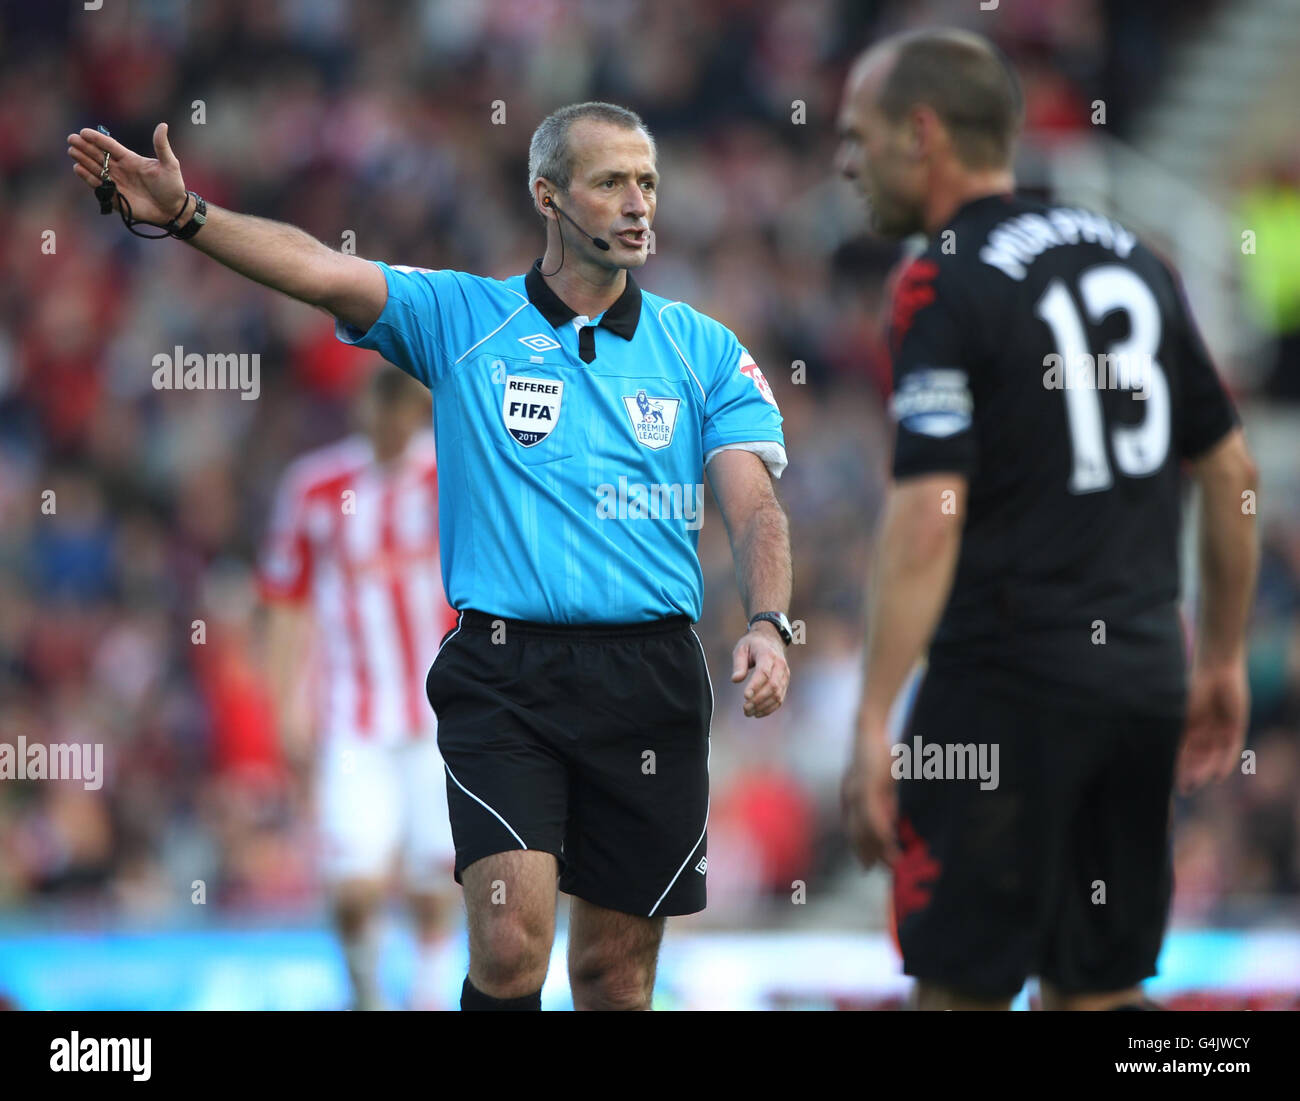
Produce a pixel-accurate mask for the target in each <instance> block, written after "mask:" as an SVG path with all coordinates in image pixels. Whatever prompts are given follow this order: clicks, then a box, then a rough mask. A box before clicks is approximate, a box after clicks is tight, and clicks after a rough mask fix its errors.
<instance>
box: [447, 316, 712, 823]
mask: <svg viewBox="0 0 1300 1101" xmlns="http://www.w3.org/2000/svg"><path fill="white" fill-rule="evenodd" d="M480 343H481V341H480ZM464 617H465V613H464V612H457V613H456V629H455V630H454V631H452V633H451V634H449V635H448V636H447V637H446V639H444V640H443V643H442V646H439V647H438V653H437V654H434V655H433V661H432V662H431V663H430V664H429V672H430V673H432V672H433V667H434V666H435V665H437V664H438V656H439V654H441V653H442V650H443V647H444V646H446V645H447V643H448V642H450V641H451V640H452V639H453V638H455V637H456V636H457V635H458V634H460V624H461V620H462V619H464ZM425 679H426V680H427V679H428V675H427V674H426V676H425ZM442 767H443V768H445V769H446V770H447V775H448V776H450V777H451V779H452V782H453V783H454V784H455V785H456V786H457V787H458V788H460V790H461V791H463V792H464V793H465V794H466V795H468V796H469V797H470V798H471V799H473V800H474V802H476V803H477V804H478V805H479V806H480V807H483V808H485V809H486V810H487V811H488V812H489V813H490V814H491V815H492V816H493V817H494V818H495V819H496V820H497V821H498V822H500V823H501V824H502V825H503V826H505V828H506V829H508V830H509V831H510V836H511V837H513V838H514V839H515V840H516V841H518V842H519V847H520V848H521V849H526V848H528V846H527V845H525V844H524V839H523V838H522V837H520V836H519V835H518V834H517V833H515V829H514V827H513V826H512V825H511V824H510V823H509V822H507V821H506V820H505V819H504V818H502V817H501V815H499V814H497V812H496V811H495V810H494V809H493V808H492V807H490V806H488V804H487V803H485V802H483V800H482V799H480V798H479V797H478V796H477V795H475V794H474V793H473V792H472V791H470V790H469V788H467V787H466V786H465V785H464V784H462V783H461V782H460V781H459V780H457V779H456V774H455V773H454V772H452V770H451V766H450V765H449V764H447V760H446V758H443V762H442ZM696 844H699V842H696Z"/></svg>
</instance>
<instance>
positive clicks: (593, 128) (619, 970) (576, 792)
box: [68, 103, 791, 1010]
mask: <svg viewBox="0 0 1300 1101" xmlns="http://www.w3.org/2000/svg"><path fill="white" fill-rule="evenodd" d="M166 130H167V127H166V124H159V126H158V127H157V128H156V129H155V131H154V150H155V153H156V159H148V158H145V157H141V156H138V155H136V154H134V153H132V152H131V151H130V150H128V149H126V148H125V147H124V146H122V145H121V144H120V143H118V142H116V141H114V140H113V139H112V138H110V137H108V136H107V135H106V134H103V133H100V132H97V131H94V130H89V129H86V130H82V131H81V132H80V133H79V134H74V135H70V136H69V138H68V145H69V150H68V151H69V153H70V155H71V156H72V157H73V159H74V161H75V164H74V171H75V172H76V174H77V175H78V176H79V177H80V178H81V179H82V180H84V181H85V182H86V183H88V184H90V185H91V186H96V185H99V184H100V182H101V171H102V169H103V166H104V164H105V154H107V155H108V162H107V163H108V172H109V177H110V179H111V180H112V183H113V184H114V185H115V187H116V189H117V191H118V193H119V194H120V195H121V196H124V197H125V198H126V200H127V202H128V204H129V209H128V210H124V217H131V218H133V219H134V220H136V221H139V222H144V223H148V224H151V225H156V226H163V227H166V229H167V230H168V232H169V233H170V234H171V235H172V236H174V237H177V238H180V239H182V240H188V241H190V242H191V243H192V245H193V247H195V248H197V249H199V250H200V251H201V252H204V253H206V254H207V255H209V256H211V257H213V258H214V259H216V260H218V261H220V262H221V263H223V264H225V265H226V266H227V267H229V268H232V269H233V270H234V271H236V272H238V273H240V274H241V275H245V276H247V277H248V278H250V279H253V280H255V281H257V282H259V283H263V284H265V285H267V286H269V287H273V288H275V289H276V290H279V291H282V292H283V293H285V294H288V295H290V296H291V297H293V298H297V299H299V300H301V301H303V302H307V303H310V304H311V305H314V306H318V307H320V308H322V309H324V310H326V311H327V312H329V313H330V314H332V315H333V316H334V317H335V318H336V332H337V335H338V337H339V339H340V340H343V341H344V342H346V343H350V344H356V345H358V346H360V347H364V348H370V349H374V350H376V351H378V352H379V353H381V354H382V355H383V356H384V357H385V358H386V359H388V360H390V361H391V362H393V363H395V364H397V365H398V366H399V367H401V368H403V369H404V370H406V371H407V372H409V373H410V374H411V375H413V376H414V377H415V378H416V379H418V380H419V381H421V382H423V383H424V384H425V385H426V386H428V387H429V389H430V390H431V391H432V393H433V404H434V428H435V435H436V438H437V449H438V466H439V496H440V538H441V546H442V555H443V558H442V571H443V581H444V584H445V587H446V591H447V595H448V599H449V600H450V603H451V605H452V607H453V608H454V609H456V611H457V612H458V623H457V626H456V628H455V629H454V630H453V631H451V632H450V633H449V634H448V636H447V637H446V638H445V639H444V641H443V644H442V646H441V648H440V649H439V651H438V654H437V656H436V658H435V659H434V661H433V664H432V666H431V668H430V670H429V674H428V679H427V685H426V687H427V692H428V697H429V701H430V704H431V705H432V706H433V708H434V710H435V711H436V712H437V715H438V720H439V721H438V746H439V749H440V750H441V752H442V756H443V759H444V762H445V764H446V772H447V794H448V802H449V806H450V813H451V826H452V834H453V838H454V841H455V846H456V870H455V874H456V879H457V881H458V882H460V883H461V884H462V885H463V887H464V894H465V902H466V909H467V911H468V925H469V941H470V967H469V975H468V976H467V978H466V980H465V984H464V988H463V991H462V995H461V1007H462V1008H463V1009H484V1010H489V1009H490V1010H511V1009H540V1008H541V990H542V984H543V981H544V979H545V977H546V971H547V964H548V961H549V959H550V954H551V944H552V941H553V939H554V933H555V903H556V888H557V876H558V887H559V889H560V890H563V891H565V892H566V893H567V894H569V895H571V896H572V902H571V908H570V916H569V975H570V981H571V984H572V990H573V998H574V1004H575V1006H576V1007H577V1008H579V1009H647V1008H649V1006H650V1003H651V996H652V993H653V988H654V975H655V965H656V960H657V958H658V950H659V944H660V941H661V939H662V935H663V928H664V919H665V918H666V917H667V916H669V915H674V914H691V913H695V912H697V911H699V910H702V909H703V908H704V905H705V873H706V869H707V859H706V829H707V821H708V757H709V727H710V721H711V716H712V709H713V692H712V686H711V684H710V682H709V675H708V669H707V666H706V663H705V658H704V654H703V650H702V648H701V646H700V644H699V641H698V639H697V638H696V636H695V634H694V632H693V631H692V630H691V624H692V622H694V621H696V620H698V619H699V616H700V608H701V600H702V587H703V585H702V575H701V571H700V565H699V559H698V556H697V551H696V547H697V543H698V533H699V527H700V524H701V522H702V519H703V500H702V496H703V484H702V480H703V473H704V471H705V469H706V468H707V470H708V473H709V480H710V483H711V484H712V487H713V493H714V496H715V498H716V500H717V502H718V506H719V508H720V510H721V512H722V516H723V520H724V522H725V524H726V527H727V532H728V535H729V536H730V539H731V546H732V550H733V554H734V557H735V562H736V573H737V578H738V581H739V585H740V591H741V598H742V600H743V602H744V605H745V610H746V614H747V618H748V622H749V630H748V632H747V633H746V634H745V635H744V636H743V637H742V638H741V639H740V640H739V642H738V643H737V644H736V647H735V650H734V653H733V668H732V680H733V682H739V681H742V680H744V679H745V677H746V674H747V672H748V673H749V679H748V683H747V684H746V686H745V689H744V712H745V714H746V715H748V716H752V717H762V716H764V715H768V714H770V713H772V712H773V711H775V710H776V709H777V708H778V707H780V706H781V703H782V701H783V700H784V698H785V694H786V689H787V686H788V683H789V670H788V667H787V664H786V659H785V652H784V651H785V647H786V646H787V645H788V644H789V643H790V641H791V635H790V628H789V622H788V620H787V619H786V612H787V610H788V605H789V599H790V586H791V566H790V546H789V533H788V527H787V522H786V517H785V514H784V512H783V511H782V509H781V506H780V504H779V503H778V502H777V500H776V497H775V495H774V493H773V487H772V478H773V477H779V476H780V474H781V471H782V470H783V468H784V467H785V463H786V457H785V449H784V439H783V436H782V432H781V415H780V412H779V411H778V409H777V406H776V401H775V399H774V398H773V396H772V392H771V390H770V388H769V387H768V384H767V382H766V380H765V379H764V377H763V374H762V372H761V371H760V370H759V368H758V366H757V365H756V364H755V362H754V360H753V358H752V357H751V356H750V355H749V353H748V352H747V351H746V350H745V348H744V347H742V346H741V344H740V342H739V341H738V340H737V339H736V337H735V335H733V334H732V333H731V332H730V331H729V330H727V329H726V328H725V327H723V326H722V325H720V324H719V323H718V322H716V321H714V320H712V319H711V318H709V317H706V316H704V315H703V314H701V313H698V312H697V311H696V310H694V309H692V308H691V307H690V306H688V305H686V304H685V303H682V302H673V301H669V300H667V299H664V298H661V297H659V296H658V295H654V294H649V293H647V292H645V291H643V290H642V289H641V288H640V287H639V286H638V285H637V283H636V281H635V279H634V278H633V276H632V272H631V269H633V268H638V267H640V266H641V265H642V264H644V263H645V261H646V257H647V255H648V252H649V249H650V245H651V236H650V227H651V225H652V223H653V220H654V214H655V206H656V202H657V189H658V182H659V175H658V171H657V169H656V163H655V145H654V140H653V138H652V137H651V136H650V134H649V132H648V131H647V130H646V128H645V126H644V125H643V124H642V122H641V120H640V119H639V118H638V117H637V116H636V115H635V114H633V113H632V112H631V111H628V110H625V109H623V108H621V107H617V106H613V105H611V104H606V103H583V104H577V105H573V106H569V107H565V108H563V109H561V110H559V111H557V112H555V113H554V114H553V115H551V116H550V117H548V118H547V119H546V120H545V121H543V122H542V124H541V125H540V126H539V127H538V128H537V131H536V132H535V133H534V135H533V139H532V144H531V147H530V149H529V181H528V182H529V192H530V197H531V201H532V203H533V205H534V207H535V209H536V211H537V213H538V214H539V215H540V216H541V217H542V218H543V219H544V220H545V226H546V251H545V255H544V256H543V257H542V259H541V260H539V261H537V262H536V263H535V264H534V265H533V267H532V269H531V270H530V271H528V272H527V273H525V274H522V275H516V276H514V277H512V278H509V279H505V280H495V279H486V278H483V277H480V276H475V275H468V274H466V273H464V272H456V271H430V270H427V269H423V268H411V267H399V266H389V265H387V264H383V263H379V262H371V261H368V260H363V259H361V258H359V257H355V256H347V255H343V254H340V253H338V252H334V251H333V250H331V249H329V248H327V247H326V246H325V245H323V244H321V243H320V242H319V241H317V240H315V239H314V238H312V237H310V236H309V235H307V234H306V233H303V232H302V231H301V230H298V229H296V228H293V227H291V226H288V225H284V224H282V223H277V222H271V221H267V220H264V219H260V218H254V217H250V216H247V215H242V214H236V213H234V212H233V211H229V210H223V209H220V208H218V207H216V206H213V205H211V204H205V203H204V202H203V200H202V199H201V198H200V197H199V196H197V195H194V194H193V193H192V192H188V193H187V191H186V188H185V184H184V182H183V180H182V177H181V171H180V165H179V163H178V162H177V159H176V157H175V155H174V154H173V153H172V150H171V148H170V146H169V144H168V141H167V134H166Z"/></svg>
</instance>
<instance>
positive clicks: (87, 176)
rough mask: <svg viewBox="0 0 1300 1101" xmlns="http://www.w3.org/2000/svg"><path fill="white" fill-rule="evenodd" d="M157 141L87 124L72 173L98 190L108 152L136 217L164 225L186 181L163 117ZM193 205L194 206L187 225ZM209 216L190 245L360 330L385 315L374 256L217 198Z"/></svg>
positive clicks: (72, 142)
mask: <svg viewBox="0 0 1300 1101" xmlns="http://www.w3.org/2000/svg"><path fill="white" fill-rule="evenodd" d="M153 144H154V154H155V156H154V157H142V156H140V155H139V154H137V153H132V152H131V150H129V149H127V148H126V146H124V145H123V144H122V143H121V142H119V141H115V140H114V139H113V138H111V137H109V136H108V135H107V134H102V133H100V132H99V131H98V130H90V129H85V130H82V131H80V132H79V133H76V134H69V135H68V154H69V155H70V156H71V157H72V158H73V168H72V170H73V172H75V173H76V174H77V176H78V177H79V178H80V179H81V180H83V181H84V182H85V183H87V184H88V185H89V186H90V187H92V188H93V187H95V186H97V185H98V184H99V182H100V171H101V169H102V167H103V164H104V154H105V153H108V154H109V157H110V159H109V165H108V172H109V177H110V179H112V181H113V183H114V184H115V185H116V186H117V190H118V192H119V193H120V194H121V195H124V196H125V197H126V200H127V202H128V203H130V205H131V212H132V215H133V216H134V217H135V219H136V220H137V221H141V222H147V223H148V224H150V225H156V226H165V225H166V224H167V223H168V222H169V221H170V220H171V219H172V218H173V217H175V216H176V213H177V211H179V210H180V209H181V206H182V204H183V203H184V202H185V194H186V189H185V181H184V179H183V178H182V176H181V166H180V161H178V160H177V159H176V155H175V154H174V153H173V152H172V149H171V146H170V145H169V144H168V141H167V124H166V123H165V122H163V123H159V124H158V126H157V128H156V129H155V130H154V133H153ZM119 205H120V201H119ZM193 209H194V208H193V204H191V205H190V207H189V208H188V209H187V210H186V213H185V217H184V218H183V219H182V224H185V223H187V222H188V221H189V216H190V215H191V214H192V213H193ZM207 217H208V220H207V224H206V225H204V227H203V228H202V229H201V230H200V231H199V232H198V234H196V235H195V236H194V237H192V238H191V239H190V241H189V244H191V245H193V247H194V248H196V249H198V250H199V251H200V252H204V253H206V254H207V255H209V256H211V257H212V258H213V259H214V260H219V261H220V262H221V263H223V264H225V265H226V267H228V268H230V269H231V270H232V271H237V272H238V273H239V274H240V275H243V276H247V277H248V278H249V279H252V280H255V281H256V282H258V283H261V284H263V285H264V286H267V287H273V288H274V289H276V290H278V291H282V292H283V293H285V294H287V295H289V296H290V297H291V298H296V299H298V300H299V301H300V302H306V303H307V304H308V305H312V306H318V307H320V308H321V309H323V310H327V311H328V312H329V313H331V314H333V315H334V316H335V317H337V318H339V319H340V320H341V321H343V322H345V323H346V324H348V325H352V326H355V327H356V328H358V329H369V328H370V326H371V325H373V324H374V322H375V321H376V319H377V318H378V317H379V315H380V314H381V313H382V312H383V309H384V304H385V303H386V302H387V301H388V285H387V283H386V282H385V280H384V275H383V272H381V271H380V270H379V269H378V268H377V267H375V265H374V264H372V263H370V262H369V261H367V260H363V259H361V258H360V257H357V256H346V255H344V254H343V253H340V252H335V251H334V250H333V249H331V248H329V247H327V246H326V245H324V244H322V243H321V242H320V241H318V240H316V238H314V237H312V236H311V235H310V234H307V233H304V232H303V231H302V230H300V229H297V228H296V227H294V226H290V225H286V224H284V223H283V222H273V221H270V220H268V219H266V218H254V217H252V216H251V215H247V214H236V213H235V212H234V211H232V210H222V209H221V208H219V207H216V206H213V205H212V204H211V203H209V204H208V215H207Z"/></svg>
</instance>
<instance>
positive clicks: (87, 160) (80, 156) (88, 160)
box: [68, 145, 104, 183]
mask: <svg viewBox="0 0 1300 1101" xmlns="http://www.w3.org/2000/svg"><path fill="white" fill-rule="evenodd" d="M68 156H70V157H71V158H72V160H73V163H74V167H81V168H84V169H85V170H86V171H87V172H89V173H91V174H92V175H93V176H94V177H95V182H96V183H98V182H99V176H100V173H101V172H102V171H103V169H104V157H103V154H100V155H99V156H98V157H94V156H92V155H91V154H89V153H84V152H82V151H81V150H80V149H77V148H75V147H74V146H71V145H69V146H68Z"/></svg>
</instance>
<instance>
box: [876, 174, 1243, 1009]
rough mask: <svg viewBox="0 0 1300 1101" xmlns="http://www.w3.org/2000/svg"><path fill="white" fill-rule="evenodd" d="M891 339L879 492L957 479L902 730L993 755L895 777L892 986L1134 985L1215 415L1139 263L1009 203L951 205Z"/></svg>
mask: <svg viewBox="0 0 1300 1101" xmlns="http://www.w3.org/2000/svg"><path fill="white" fill-rule="evenodd" d="M890 342H891V350H892V352H893V361H894V393H893V396H892V399H891V413H892V416H893V419H894V421H895V423H896V431H897V436H896V443H895V452H894V465H893V473H894V476H895V478H896V479H898V480H900V481H901V480H903V479H907V478H910V477H913V476H917V475H923V474H928V473H932V472H936V471H945V472H955V473H960V474H964V475H965V476H966V477H967V478H968V479H969V495H968V499H967V512H966V520H965V525H964V528H963V531H962V539H961V549H960V554H959V557H958V561H957V567H956V574H955V578H954V582H953V586H952V590H951V595H950V597H949V600H948V603H947V606H946V607H945V609H944V611H943V614H942V616H941V619H940V621H939V625H938V628H937V629H936V631H935V634H934V637H933V640H932V642H931V646H930V650H929V664H928V669H927V673H926V675H925V679H924V681H923V684H922V687H921V689H920V692H919V695H918V698H917V702H916V706H915V709H914V711H913V714H912V717H911V720H910V725H909V729H908V731H907V735H906V738H905V740H907V739H910V738H912V737H913V736H920V737H921V738H923V739H925V740H927V741H956V742H962V743H976V744H996V745H998V746H999V748H1000V753H999V757H998V760H999V764H1000V776H999V777H998V784H997V787H996V789H994V790H982V789H981V787H980V786H978V785H974V784H962V785H948V784H935V783H931V782H927V781H924V780H921V779H919V778H918V779H912V780H908V779H904V780H902V781H901V782H900V783H899V788H898V801H899V840H900V848H901V852H900V856H899V859H898V862H897V863H896V865H895V874H896V886H895V917H896V920H897V925H898V935H899V942H900V945H901V947H902V949H903V952H904V956H905V960H906V969H907V972H908V973H909V974H912V975H916V976H918V977H921V978H926V977H932V978H934V979H936V980H939V981H943V982H944V983H945V984H947V985H949V986H951V987H953V988H955V989H958V990H961V991H963V992H964V993H967V994H970V995H972V996H982V997H989V998H996V997H1001V996H1010V995H1013V994H1014V993H1015V992H1016V991H1018V990H1019V989H1020V987H1021V985H1022V984H1023V981H1024V979H1025V977H1026V976H1027V975H1029V974H1041V975H1042V976H1043V977H1044V978H1046V979H1048V980H1050V981H1051V982H1052V983H1053V985H1055V986H1056V987H1057V988H1058V989H1060V990H1063V991H1067V992H1068V991H1090V990H1120V989H1123V988H1125V987H1128V986H1132V985H1133V984H1135V983H1137V982H1139V981H1140V980H1142V979H1143V978H1146V977H1147V976H1149V975H1152V974H1154V973H1155V961H1156V956H1157V954H1158V951H1159V947H1160V942H1161V939H1162V937H1163V932H1164V925H1165V919H1166V914H1167V910H1168V902H1169V895H1170V889H1171V874H1170V863H1169V846H1168V816H1169V800H1170V794H1171V787H1172V780H1173V770H1174V763H1175V758H1176V753H1177V749H1178V745H1179V741H1180V737H1181V734H1182V729H1183V722H1184V709H1185V699H1186V683H1185V682H1186V674H1185V656H1184V655H1185V649H1186V642H1185V634H1184V629H1183V625H1182V623H1181V620H1180V616H1179V612H1178V607H1177V600H1178V592H1179V560H1178V546H1177V541H1178V533H1179V529H1180V507H1181V492H1182V489H1181V474H1180V464H1181V462H1182V460H1184V459H1192V458H1195V457H1196V456H1198V455H1200V454H1201V453H1203V452H1204V451H1206V450H1207V449H1208V448H1210V447H1212V446H1213V445H1214V444H1215V443H1217V442H1218V441H1219V440H1220V439H1221V438H1223V436H1224V435H1225V434H1226V433H1227V432H1228V431H1230V430H1231V429H1232V428H1233V426H1234V425H1235V423H1236V417H1235V413H1234V410H1233V407H1232V404H1231V402H1230V401H1229V399H1228V397H1227V395H1226V394H1225V393H1224V390H1223V388H1222V386H1221V385H1220V383H1219V379H1218V376H1217V374H1216V372H1215V369H1214V367H1213V365H1212V364H1211V362H1210V359H1209V356H1208V355H1207V353H1206V350H1205V347H1204V345H1203V343H1202V341H1201V338H1200V336H1199V334H1198V333H1197V331H1196V328H1195V325H1194V324H1193V322H1192V319H1191V317H1190V314H1189V312H1188V309H1187V305H1186V302H1185V299H1184V296H1183V293H1182V290H1181V288H1180V286H1179V284H1178V281H1177V279H1176V277H1175V276H1174V275H1173V274H1172V273H1171V272H1170V270H1169V269H1168V268H1167V267H1166V266H1165V264H1164V263H1163V262H1162V261H1161V260H1160V259H1159V258H1158V257H1156V256H1155V254H1153V253H1152V252H1151V251H1150V250H1149V249H1147V248H1145V247H1144V246H1143V245H1142V244H1141V243H1140V242H1138V241H1137V240H1136V238H1135V237H1134V235H1133V234H1132V233H1131V232H1130V231H1128V230H1127V229H1126V228H1124V227H1123V226H1121V225H1119V224H1118V223H1116V222H1114V221H1112V220H1111V219H1109V218H1105V217H1102V216H1100V215H1098V214H1095V213H1092V212H1090V211H1086V210H1082V209H1079V208H1076V207H1070V206H1047V205H1044V204H1041V203H1037V202H1031V201H1027V200H1025V199H1022V198H1017V197H1013V196H1011V195H990V196H985V197H982V198H978V199H975V200H974V201H971V202H968V203H966V204H964V205H963V206H961V207H960V208H959V209H958V210H957V212H956V214H955V215H954V216H953V218H952V219H951V221H950V222H949V223H948V224H947V226H945V227H944V229H943V230H941V231H940V232H939V233H937V234H935V235H934V237H933V238H932V241H931V244H930V247H929V248H928V249H927V250H926V251H925V252H924V253H923V254H922V255H921V256H920V257H918V258H917V259H916V260H914V261H913V262H912V263H911V264H910V265H909V266H908V267H907V268H906V269H905V271H904V272H903V274H902V276H901V277H900V281H899V285H898V289H897V292H896V296H895V302H894V311H893V316H892V319H891V326H890ZM1135 930H1139V931H1140V932H1139V933H1138V934H1137V935H1135V933H1134V931H1135Z"/></svg>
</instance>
